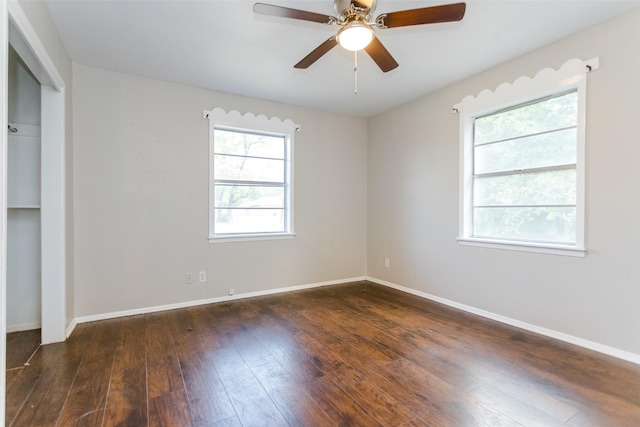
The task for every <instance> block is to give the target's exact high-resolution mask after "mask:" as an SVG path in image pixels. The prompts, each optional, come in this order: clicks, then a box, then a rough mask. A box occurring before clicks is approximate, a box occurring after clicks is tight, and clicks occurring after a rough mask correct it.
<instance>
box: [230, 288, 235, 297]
mask: <svg viewBox="0 0 640 427" xmlns="http://www.w3.org/2000/svg"><path fill="white" fill-rule="evenodd" d="M235 293H236V291H235V290H234V289H233V288H231V289H229V296H233V295H235Z"/></svg>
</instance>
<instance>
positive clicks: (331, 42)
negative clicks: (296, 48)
mask: <svg viewBox="0 0 640 427" xmlns="http://www.w3.org/2000/svg"><path fill="white" fill-rule="evenodd" d="M337 45H338V39H337V38H336V36H331V37H330V38H329V39H327V40H326V41H325V42H324V43H322V44H321V45H320V46H318V47H317V48H315V49H313V50H312V51H311V53H310V54H309V55H307V56H305V57H304V58H302V60H301V61H300V62H298V63H297V64H296V65H294V66H293V67H294V68H309V66H311V65H312V64H313V63H314V62H316V61H317V60H318V59H320V58H321V57H322V55H324V54H325V53H327V52H329V51H330V50H331V49H333V48H334V47H336V46H337Z"/></svg>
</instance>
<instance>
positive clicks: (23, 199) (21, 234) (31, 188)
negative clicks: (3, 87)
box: [6, 49, 41, 332]
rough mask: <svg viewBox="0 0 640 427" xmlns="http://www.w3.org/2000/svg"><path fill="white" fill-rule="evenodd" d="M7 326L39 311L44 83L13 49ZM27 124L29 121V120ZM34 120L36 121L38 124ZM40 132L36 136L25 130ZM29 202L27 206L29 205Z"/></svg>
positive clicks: (16, 327) (26, 326)
mask: <svg viewBox="0 0 640 427" xmlns="http://www.w3.org/2000/svg"><path fill="white" fill-rule="evenodd" d="M8 80H9V93H8V111H7V115H8V118H9V123H12V124H13V126H14V127H15V128H16V129H17V130H18V132H17V133H13V132H9V138H8V147H7V171H8V178H7V203H8V205H9V210H8V212H7V313H6V316H7V317H6V320H7V330H8V331H9V332H14V331H24V330H30V329H37V328H39V327H40V324H41V315H40V302H41V293H40V277H41V276H40V271H41V270H40V209H38V208H35V207H37V206H39V205H40V137H39V131H36V132H33V131H35V130H37V129H39V125H40V84H39V83H38V81H37V80H36V79H35V77H34V76H33V75H32V74H31V73H30V72H29V70H28V68H27V66H26V65H25V64H24V63H23V62H22V60H21V59H20V57H19V56H18V54H17V53H16V52H15V51H14V50H13V49H9V62H8ZM27 125H29V126H27ZM34 125H35V126H34ZM27 135H37V136H27ZM25 206H29V207H27V208H25Z"/></svg>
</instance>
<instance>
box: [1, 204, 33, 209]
mask: <svg viewBox="0 0 640 427" xmlns="http://www.w3.org/2000/svg"><path fill="white" fill-rule="evenodd" d="M7 208H9V209H40V206H39V205H9V206H7Z"/></svg>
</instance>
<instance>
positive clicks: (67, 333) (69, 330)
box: [65, 319, 78, 338]
mask: <svg viewBox="0 0 640 427" xmlns="http://www.w3.org/2000/svg"><path fill="white" fill-rule="evenodd" d="M77 325H78V322H77V321H76V319H73V320H72V321H71V323H69V326H67V330H66V331H65V336H66V337H67V338H69V337H70V336H71V334H72V333H73V330H74V329H75V328H76V326H77Z"/></svg>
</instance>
